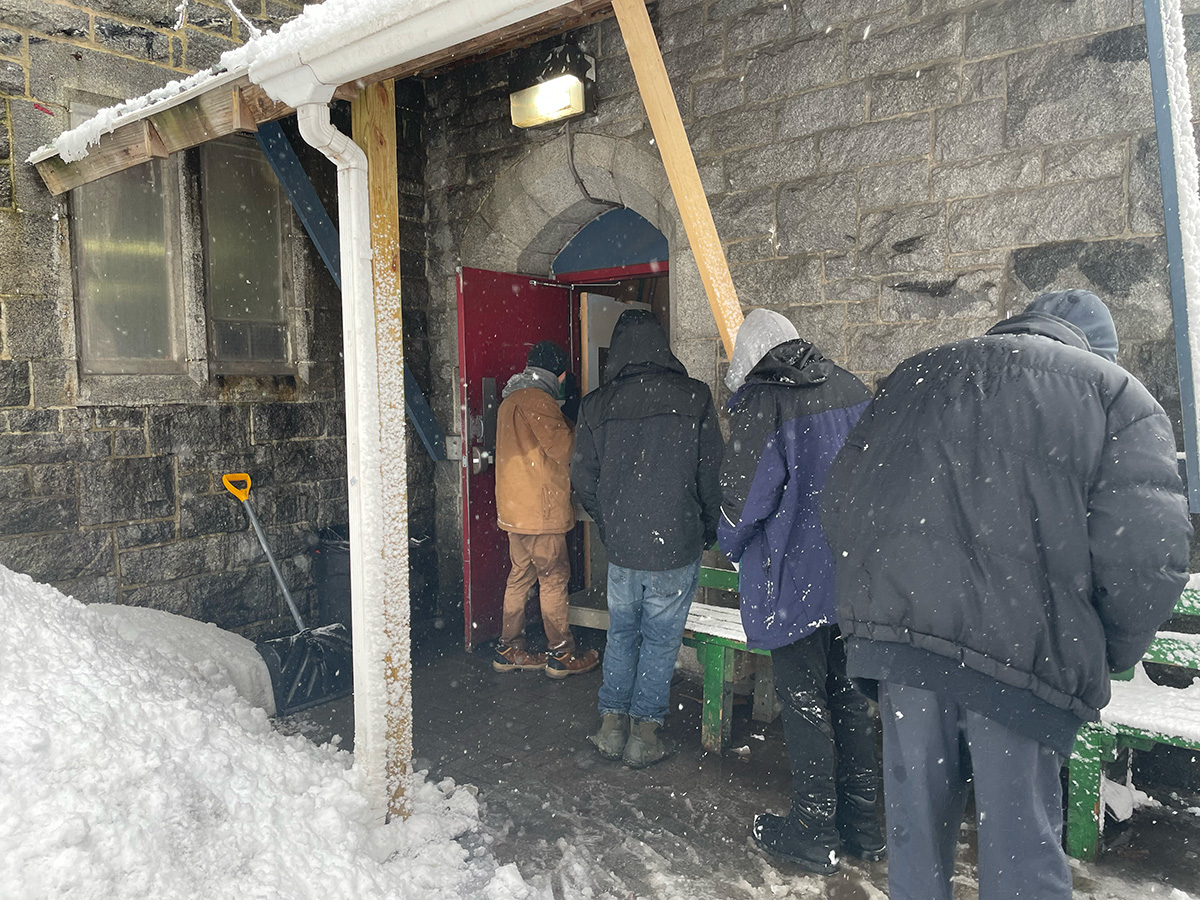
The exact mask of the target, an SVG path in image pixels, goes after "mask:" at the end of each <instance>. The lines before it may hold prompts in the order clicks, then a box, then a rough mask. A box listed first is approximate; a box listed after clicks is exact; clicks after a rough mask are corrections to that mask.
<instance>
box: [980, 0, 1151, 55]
mask: <svg viewBox="0 0 1200 900" xmlns="http://www.w3.org/2000/svg"><path fill="white" fill-rule="evenodd" d="M1138 18H1139V19H1140V18H1141V17H1140V16H1139V17H1138ZM1131 24H1133V18H1132V16H1131V14H1130V5H1129V4H1128V3H1126V2H1125V0H1072V2H1070V3H1058V2H1055V3H1039V2H1030V0H1008V2H1006V3H999V4H993V5H990V6H983V7H980V8H979V9H973V10H970V11H968V12H967V15H966V56H967V59H974V58H977V57H980V56H994V55H995V54H997V53H1003V52H1004V51H1006V50H1015V49H1018V48H1022V47H1032V46H1035V45H1037V44H1045V43H1048V42H1049V41H1055V40H1061V39H1062V38H1066V37H1074V36H1076V35H1083V34H1094V33H1096V32H1098V31H1108V30H1111V29H1114V28H1123V27H1125V26H1127V25H1131Z"/></svg>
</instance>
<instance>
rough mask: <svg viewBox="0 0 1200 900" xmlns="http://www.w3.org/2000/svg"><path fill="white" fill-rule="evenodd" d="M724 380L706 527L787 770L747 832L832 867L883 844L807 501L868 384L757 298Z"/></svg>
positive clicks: (866, 712) (865, 724) (813, 510)
mask: <svg viewBox="0 0 1200 900" xmlns="http://www.w3.org/2000/svg"><path fill="white" fill-rule="evenodd" d="M725 383H726V385H727V386H728V387H729V389H730V390H731V391H733V397H732V398H731V399H730V401H729V409H730V413H731V423H730V435H729V441H728V443H727V445H726V452H725V461H724V465H723V467H722V473H721V521H720V523H719V525H718V528H717V535H718V538H719V540H720V544H721V549H722V550H723V551H724V553H725V554H726V555H727V556H728V557H729V558H730V559H731V560H733V561H734V562H735V563H739V564H740V569H739V571H740V579H739V582H740V587H739V592H740V595H741V612H742V624H743V626H744V627H745V629H746V644H747V646H748V647H749V648H751V649H764V650H770V651H771V661H772V664H773V669H774V674H775V691H776V693H777V694H778V696H779V700H780V702H781V704H782V706H783V710H782V716H783V733H784V738H785V739H786V741H787V749H788V756H789V757H790V759H791V767H792V781H793V787H792V808H791V811H790V812H789V814H788V815H787V816H786V817H785V816H776V815H767V814H764V815H758V816H755V818H754V828H753V831H752V834H753V837H754V840H755V842H756V843H757V844H758V845H759V846H760V847H762V848H763V849H764V850H766V851H767V852H768V853H770V854H772V855H773V856H776V857H779V858H781V859H785V860H787V861H789V862H793V863H796V864H798V865H800V866H803V867H804V868H806V869H808V870H810V871H813V872H817V873H820V874H824V875H831V874H833V873H834V872H836V871H838V868H839V863H838V850H839V849H844V850H845V851H846V852H848V853H852V854H854V855H856V856H859V857H862V858H864V859H870V860H877V859H881V858H882V857H883V855H884V853H885V849H884V848H885V842H884V839H883V833H882V830H881V828H880V824H879V819H878V815H877V813H876V805H877V804H876V793H877V786H878V778H879V775H878V765H877V763H876V759H875V738H874V719H873V716H872V714H871V712H870V709H869V706H868V702H867V699H866V697H864V696H863V695H862V694H860V693H859V692H858V691H856V690H855V689H854V686H853V685H852V684H851V682H850V680H849V679H848V678H847V677H846V652H845V645H844V642H843V641H842V638H841V635H840V634H839V632H838V628H837V624H836V617H835V614H834V608H835V603H834V592H833V572H834V569H833V559H832V556H831V554H830V550H829V545H828V544H827V543H826V541H825V533H824V532H823V531H822V529H821V521H820V503H819V498H820V493H821V488H822V486H823V485H824V483H825V478H826V475H827V474H828V473H829V469H830V466H831V465H832V464H833V460H834V457H835V456H837V453H838V451H839V450H840V449H841V447H842V444H843V443H844V442H845V440H846V435H847V434H849V432H850V429H851V428H853V426H854V423H855V422H857V421H858V417H859V416H860V415H861V414H862V411H863V409H865V408H866V406H867V403H868V401H869V400H870V399H871V395H870V392H869V391H868V390H867V388H866V387H865V386H864V385H863V383H862V382H861V381H859V380H858V378H856V377H855V376H854V375H852V374H851V373H849V372H847V371H846V370H845V369H842V368H840V367H839V366H837V365H835V364H834V363H832V362H831V361H830V360H828V359H826V358H825V357H824V356H822V355H821V353H820V351H819V350H817V348H816V347H814V346H813V345H812V344H810V343H809V342H808V341H804V340H800V339H799V336H798V335H797V333H796V328H795V326H794V325H792V323H791V322H790V321H788V320H787V319H786V318H784V317H783V316H782V315H780V314H779V313H776V312H771V311H769V310H763V309H756V310H754V311H753V312H751V313H750V314H749V315H748V316H746V319H745V321H744V322H743V323H742V325H741V327H740V328H739V329H738V333H737V340H736V342H735V345H734V351H733V357H732V358H731V360H730V367H729V373H728V375H727V376H726V379H725ZM835 746H836V757H835V752H834V751H835ZM835 758H836V764H835Z"/></svg>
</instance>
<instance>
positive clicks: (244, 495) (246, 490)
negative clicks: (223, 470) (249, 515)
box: [221, 472, 250, 503]
mask: <svg viewBox="0 0 1200 900" xmlns="http://www.w3.org/2000/svg"><path fill="white" fill-rule="evenodd" d="M237 481H244V482H245V483H246V486H245V487H234V482H237ZM221 482H222V484H224V485H225V489H226V490H228V491H229V493H231V494H233V496H235V497H237V498H238V499H239V500H241V501H242V502H243V503H245V502H246V501H247V500H248V499H250V476H249V475H247V474H246V473H245V472H232V473H230V474H229V475H222V476H221Z"/></svg>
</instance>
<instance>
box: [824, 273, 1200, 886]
mask: <svg viewBox="0 0 1200 900" xmlns="http://www.w3.org/2000/svg"><path fill="white" fill-rule="evenodd" d="M1116 351H1117V339H1116V331H1115V329H1114V327H1113V324H1112V317H1111V316H1110V315H1109V312H1108V309H1107V308H1106V307H1105V306H1104V304H1103V303H1102V302H1101V300H1100V299H1099V298H1098V297H1097V296H1096V295H1095V294H1092V293H1090V292H1087V291H1078V290H1075V291H1064V292H1057V293H1051V294H1044V295H1042V296H1040V297H1038V298H1037V299H1036V300H1035V301H1034V302H1033V303H1032V304H1030V306H1029V307H1028V308H1027V309H1026V311H1025V312H1024V313H1022V314H1021V315H1017V316H1014V317H1013V318H1011V319H1007V320H1005V321H1003V322H1001V323H999V324H998V325H996V326H995V327H993V328H992V329H991V330H990V331H989V332H988V333H987V334H986V335H984V336H983V337H980V338H975V339H972V340H966V341H960V342H958V343H953V344H948V345H946V346H942V347H938V348H935V349H933V350H929V351H927V352H925V353H921V354H918V355H917V356H914V357H912V358H911V359H909V360H906V361H905V362H903V363H901V364H900V365H899V366H898V367H897V368H896V370H895V372H893V373H892V375H891V376H889V377H888V379H887V381H886V383H885V384H884V386H883V387H882V388H881V389H880V391H879V392H878V394H877V395H876V397H875V399H874V400H873V401H872V403H871V405H870V406H869V407H868V408H867V411H866V412H865V413H864V414H863V417H862V418H861V419H860V420H859V423H858V425H857V426H856V427H855V429H854V430H853V431H852V432H851V434H850V436H849V438H848V439H847V441H846V445H845V447H844V448H843V450H842V452H841V454H840V455H839V456H838V458H837V460H836V461H835V463H834V466H833V470H832V472H831V474H830V476H829V481H828V482H827V484H826V488H825V493H824V495H823V497H822V507H823V509H822V522H823V524H824V526H825V530H826V534H827V536H828V538H829V543H830V546H831V547H832V549H833V552H834V560H835V563H836V567H837V573H836V581H837V601H838V622H839V624H840V626H841V629H842V633H843V634H844V635H845V636H846V638H847V642H848V645H847V653H848V671H849V674H850V675H851V676H852V677H854V678H857V679H863V680H864V681H863V683H864V684H865V685H866V686H868V687H869V686H870V685H871V684H877V685H878V691H879V703H880V712H881V717H882V722H883V739H884V742H883V751H884V759H883V769H884V792H885V798H886V805H887V820H888V855H889V858H890V862H889V871H888V885H889V896H890V897H891V898H892V900H916V898H919V900H949V898H950V896H951V888H950V879H951V876H952V875H953V871H954V851H955V845H956V836H957V833H958V827H959V823H960V821H961V819H962V813H963V810H964V805H965V798H966V790H967V779H968V778H969V777H972V773H973V786H974V793H975V806H976V810H977V818H978V833H979V883H980V896H981V897H982V896H984V895H986V896H988V897H1007V898H1038V900H1059V898H1062V900H1065V898H1069V897H1070V896H1071V873H1070V869H1069V867H1068V863H1067V859H1066V855H1065V854H1064V852H1063V849H1062V843H1061V838H1062V806H1061V790H1062V789H1061V785H1060V782H1059V769H1060V766H1061V763H1062V760H1063V757H1064V756H1066V755H1069V754H1070V752H1071V748H1072V745H1073V743H1074V740H1075V733H1076V731H1077V730H1078V728H1079V725H1080V724H1081V723H1082V722H1085V721H1094V720H1095V719H1097V718H1098V715H1099V713H1098V711H1099V710H1100V709H1101V708H1102V707H1103V706H1104V705H1105V704H1106V703H1107V702H1108V700H1109V695H1110V688H1109V673H1110V672H1111V671H1120V670H1124V669H1127V668H1129V667H1131V666H1133V665H1134V664H1135V663H1137V661H1138V660H1139V659H1140V658H1141V656H1142V653H1143V652H1145V650H1146V648H1147V646H1149V644H1150V641H1151V640H1152V639H1153V637H1154V633H1155V631H1156V630H1157V628H1158V626H1159V625H1160V624H1161V623H1162V622H1163V621H1164V620H1165V619H1166V618H1167V617H1168V616H1169V614H1170V612H1171V609H1172V607H1173V606H1174V604H1175V602H1176V600H1177V599H1178V597H1179V595H1180V593H1181V592H1182V589H1183V587H1184V585H1185V583H1186V581H1187V574H1186V565H1187V553H1188V540H1189V538H1190V536H1191V526H1190V524H1189V521H1188V514H1187V503H1186V500H1185V497H1184V493H1183V488H1182V484H1181V481H1180V477H1179V473H1178V469H1177V464H1176V454H1175V440H1174V436H1173V434H1172V429H1171V423H1170V421H1169V420H1168V418H1167V416H1166V414H1165V413H1164V412H1163V410H1162V408H1161V407H1160V406H1159V405H1158V403H1156V402H1155V400H1154V399H1153V398H1152V397H1151V396H1150V394H1149V393H1148V392H1147V391H1146V389H1145V388H1144V387H1143V386H1142V384H1141V383H1140V382H1139V381H1138V380H1137V379H1136V378H1134V377H1133V376H1132V375H1131V374H1129V373H1128V372H1126V371H1125V370H1124V369H1122V368H1121V367H1120V366H1118V365H1116V364H1115V360H1116ZM968 760H969V761H968Z"/></svg>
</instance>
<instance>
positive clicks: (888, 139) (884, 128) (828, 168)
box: [818, 115, 929, 172]
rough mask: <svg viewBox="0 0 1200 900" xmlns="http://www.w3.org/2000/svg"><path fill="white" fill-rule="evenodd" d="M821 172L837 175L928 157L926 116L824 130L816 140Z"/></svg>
mask: <svg viewBox="0 0 1200 900" xmlns="http://www.w3.org/2000/svg"><path fill="white" fill-rule="evenodd" d="M818 141H819V143H818V149H819V150H820V166H821V171H824V172H841V171H843V170H845V169H858V168H861V167H863V166H873V165H878V164H880V163H886V162H895V161H896V160H900V159H906V158H909V157H921V156H928V155H929V116H927V115H918V116H912V117H911V118H904V119H888V120H886V121H883V122H868V123H867V124H866V125H859V126H858V127H856V128H842V129H838V130H836V131H828V132H825V133H824V134H822V135H821V136H820V137H819V139H818Z"/></svg>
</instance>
